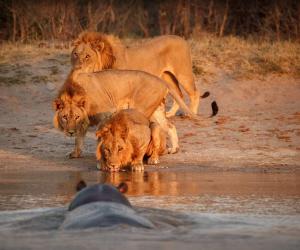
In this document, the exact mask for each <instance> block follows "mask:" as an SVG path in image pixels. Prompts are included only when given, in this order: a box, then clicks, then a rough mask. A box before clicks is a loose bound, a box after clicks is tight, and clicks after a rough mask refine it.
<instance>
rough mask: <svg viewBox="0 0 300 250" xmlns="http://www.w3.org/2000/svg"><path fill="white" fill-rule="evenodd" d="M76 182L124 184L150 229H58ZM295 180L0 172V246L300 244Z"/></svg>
mask: <svg viewBox="0 0 300 250" xmlns="http://www.w3.org/2000/svg"><path fill="white" fill-rule="evenodd" d="M81 179H84V180H85V181H86V182H87V183H88V184H93V183H97V182H98V183H99V182H101V183H103V182H108V183H112V184H114V185H117V184H119V183H120V182H126V183H127V184H128V186H129V190H128V193H127V196H128V198H129V200H130V201H131V203H132V204H133V205H135V209H136V211H137V212H138V213H139V214H140V215H141V216H142V217H144V218H146V219H148V220H149V221H151V222H152V223H153V224H154V225H155V228H154V229H143V228H134V227H129V226H125V225H120V226H116V227H110V228H92V229H86V230H75V231H64V230H61V229H60V226H61V225H62V223H63V221H64V219H65V218H66V217H65V216H66V213H67V211H66V205H67V204H68V203H69V202H70V200H71V199H72V198H73V197H74V194H75V186H76V184H77V183H78V181H79V180H81ZM299 185H300V177H299V175H298V174H292V173H257V172H207V171H200V170H199V169H197V168H193V167H191V168H189V171H186V169H184V168H173V169H159V171H157V169H155V168H152V169H151V168H150V170H149V171H146V172H144V173H128V172H121V173H116V174H108V173H102V172H97V171H93V172H91V171H86V172H85V171H83V172H74V171H30V170H28V171H2V172H1V175H0V210H1V212H0V242H1V247H2V248H3V249H41V248H43V249H72V250H73V249H85V248H86V247H87V246H88V248H89V249H99V244H100V245H101V247H102V248H103V249H114V248H115V247H116V246H122V247H125V248H127V249H133V250H134V249H141V248H143V249H170V250H171V249H172V250H174V249H175V250H179V249H183V248H184V249H249V250H250V249H264V250H265V249H272V250H274V249H299V246H300V240H299V236H300V216H299V212H300V186H299ZM43 207H44V208H43ZM55 207H57V208H55ZM160 208H163V209H164V210H160ZM19 209H27V210H19ZM3 210H13V211H3ZM1 247H0V248H1ZM2 248H1V249H2Z"/></svg>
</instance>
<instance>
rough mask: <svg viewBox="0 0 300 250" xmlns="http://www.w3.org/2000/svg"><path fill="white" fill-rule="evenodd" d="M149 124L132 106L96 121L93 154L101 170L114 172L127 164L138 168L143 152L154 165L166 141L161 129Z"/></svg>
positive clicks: (163, 149)
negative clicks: (94, 151)
mask: <svg viewBox="0 0 300 250" xmlns="http://www.w3.org/2000/svg"><path fill="white" fill-rule="evenodd" d="M151 125H153V124H150V122H149V120H148V119H147V118H146V117H145V116H144V115H142V114H141V113H140V112H138V111H136V110H133V109H129V110H122V111H119V112H118V113H116V114H114V115H112V116H111V117H110V118H107V119H106V120H104V121H103V122H102V123H101V124H99V127H98V130H97V132H96V136H97V137H98V145H97V149H96V157H97V160H98V161H101V169H102V170H104V171H109V172H116V171H119V170H120V169H121V168H124V167H131V169H132V170H133V171H142V170H143V169H144V166H143V159H144V156H145V155H146V156H148V157H149V159H150V160H149V163H151V164H157V163H158V156H159V155H161V154H163V153H164V151H165V148H166V140H165V134H164V133H163V132H162V130H157V129H159V126H158V125H157V127H155V130H156V131H155V130H152V127H153V126H151ZM153 128H154V127H153ZM152 131H154V133H152ZM157 132H158V133H157Z"/></svg>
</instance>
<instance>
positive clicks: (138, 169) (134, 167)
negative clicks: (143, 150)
mask: <svg viewBox="0 0 300 250" xmlns="http://www.w3.org/2000/svg"><path fill="white" fill-rule="evenodd" d="M131 171H136V172H141V171H144V165H143V164H142V163H139V164H134V165H132V166H131Z"/></svg>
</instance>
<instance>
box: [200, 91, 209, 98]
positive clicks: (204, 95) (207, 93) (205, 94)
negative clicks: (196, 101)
mask: <svg viewBox="0 0 300 250" xmlns="http://www.w3.org/2000/svg"><path fill="white" fill-rule="evenodd" d="M209 95H210V93H209V92H208V91H206V92H205V93H204V94H203V95H202V96H201V98H206V97H208V96H209Z"/></svg>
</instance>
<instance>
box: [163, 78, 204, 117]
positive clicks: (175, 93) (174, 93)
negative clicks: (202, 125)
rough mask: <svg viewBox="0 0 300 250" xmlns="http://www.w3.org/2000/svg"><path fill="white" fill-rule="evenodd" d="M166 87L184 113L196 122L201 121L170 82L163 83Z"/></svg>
mask: <svg viewBox="0 0 300 250" xmlns="http://www.w3.org/2000/svg"><path fill="white" fill-rule="evenodd" d="M163 82H164V84H165V85H166V87H167V88H168V90H169V93H170V95H171V96H172V97H173V98H174V99H175V101H176V102H177V103H178V105H179V106H180V107H181V108H182V109H183V111H184V112H185V113H186V114H187V115H189V116H190V117H191V118H193V119H195V120H199V117H198V116H197V115H195V114H194V113H193V112H192V111H191V110H190V108H189V107H188V106H187V105H186V104H185V102H184V101H183V99H182V97H181V96H180V95H179V94H178V90H177V89H176V88H175V87H174V86H173V85H172V84H171V83H169V82H167V81H163Z"/></svg>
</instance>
